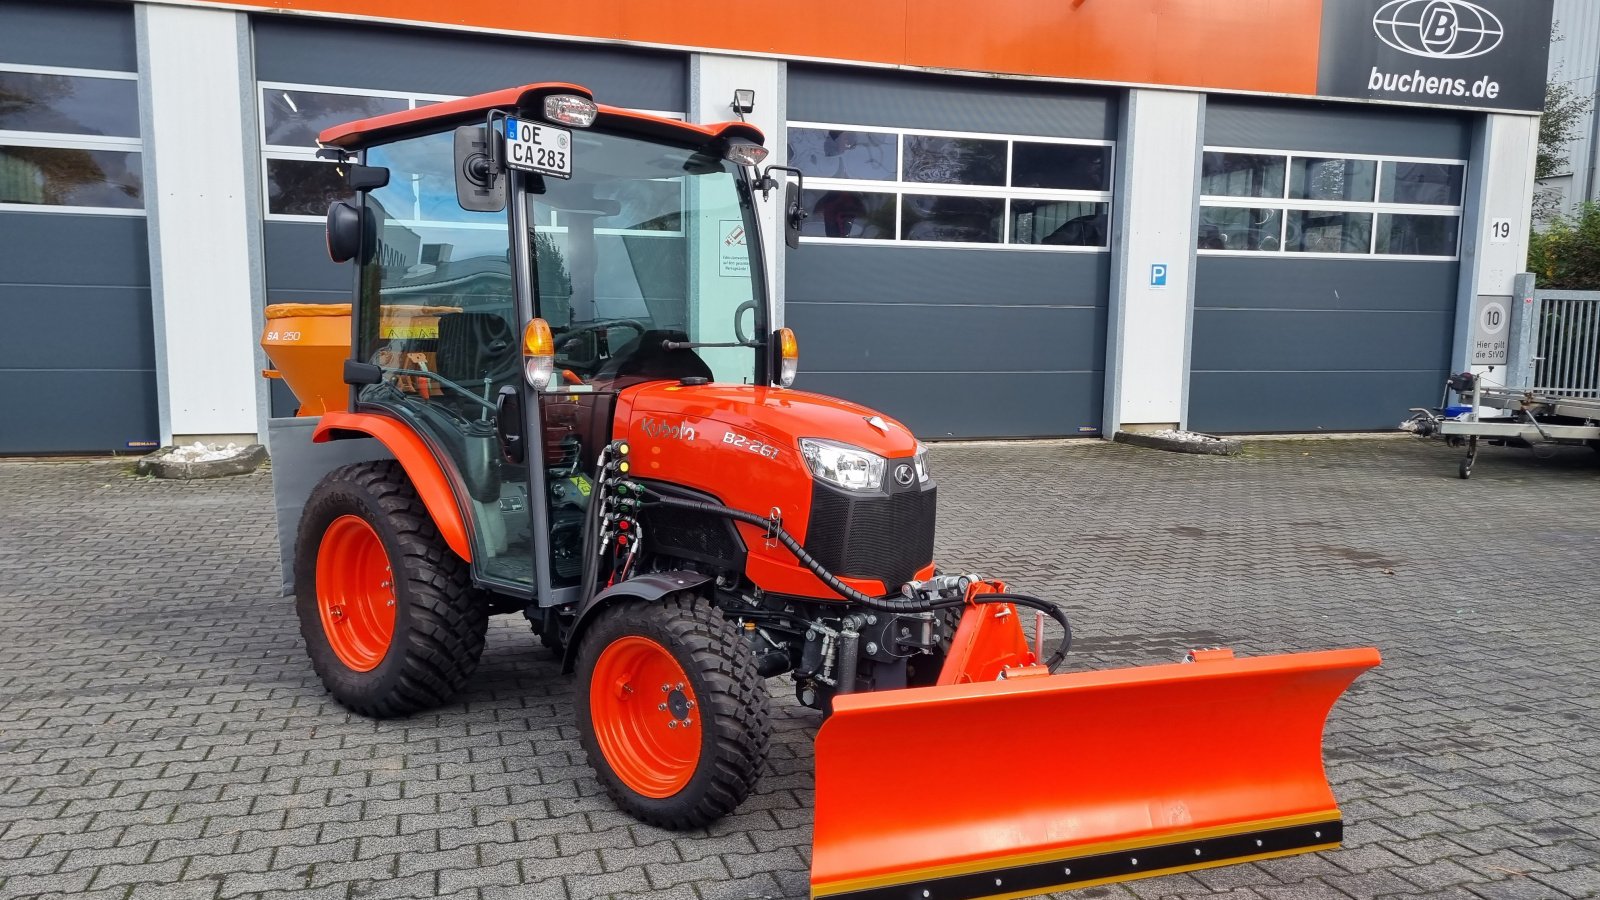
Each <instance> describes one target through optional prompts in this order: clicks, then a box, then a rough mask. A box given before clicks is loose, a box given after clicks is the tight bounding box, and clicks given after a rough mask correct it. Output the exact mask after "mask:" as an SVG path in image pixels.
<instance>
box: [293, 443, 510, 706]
mask: <svg viewBox="0 0 1600 900" xmlns="http://www.w3.org/2000/svg"><path fill="white" fill-rule="evenodd" d="M295 612H296V613H297V614H298V616H299V618H300V635H301V637H303V638H304V639H305V643H306V653H307V655H309V656H310V657H311V667H312V668H313V669H314V670H316V673H317V677H318V678H319V679H321V680H322V685H323V687H325V688H327V690H328V693H330V694H332V695H333V698H334V699H335V700H337V701H339V704H340V705H342V706H344V707H345V708H347V709H349V710H351V711H352V712H356V713H360V714H361V715H364V716H371V717H373V718H380V719H386V718H392V717H396V716H405V715H410V714H411V713H414V712H418V711H420V710H423V709H428V708H430V707H434V706H438V705H440V704H442V703H445V702H447V701H449V700H450V698H451V697H453V696H454V695H455V693H456V692H457V691H459V690H460V689H461V687H462V686H463V685H465V684H466V683H467V679H468V678H469V677H470V676H471V675H472V672H473V670H475V669H476V668H477V666H478V657H479V656H480V655H481V654H482V652H483V641H484V633H485V631H486V629H487V627H488V610H487V608H486V606H485V604H484V603H483V602H482V598H481V597H480V596H479V594H478V592H477V591H476V590H475V589H474V588H473V587H472V580H471V576H470V573H469V571H468V567H467V563H466V562H464V561H463V560H462V559H461V558H460V557H458V556H456V555H455V553H454V552H453V551H451V550H450V548H449V547H448V546H447V545H446V544H445V542H444V539H443V538H442V537H440V535H439V531H438V529H437V528H435V527H434V524H433V520H432V519H430V518H429V516H428V511H427V509H426V507H424V506H423V504H422V501H421V499H419V498H418V497H417V492H416V490H415V489H414V488H413V487H412V486H411V481H410V479H408V478H407V477H406V475H405V472H404V470H402V469H401V468H400V465H399V463H396V462H394V461H392V460H384V461H380V462H365V463H357V464H355V465H350V466H344V467H342V468H339V469H335V470H334V471H332V472H330V473H328V474H327V475H326V476H325V477H324V478H323V479H322V481H321V482H320V483H318V484H317V486H316V488H315V489H314V490H313V491H312V492H311V497H310V499H308V500H307V501H306V506H305V512H304V513H303V514H302V516H301V518H300V531H299V534H298V536H297V538H296V540H295Z"/></svg>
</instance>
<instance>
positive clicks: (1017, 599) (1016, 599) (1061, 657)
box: [972, 593, 1072, 672]
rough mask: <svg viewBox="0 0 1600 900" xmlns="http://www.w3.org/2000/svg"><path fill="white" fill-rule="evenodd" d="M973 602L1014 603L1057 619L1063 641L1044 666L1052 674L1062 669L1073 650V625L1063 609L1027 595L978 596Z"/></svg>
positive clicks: (999, 594)
mask: <svg viewBox="0 0 1600 900" xmlns="http://www.w3.org/2000/svg"><path fill="white" fill-rule="evenodd" d="M972 602H973V603H1012V604H1015V605H1017V606H1026V607H1028V608H1029V609H1037V610H1039V611H1040V612H1042V613H1044V614H1045V615H1047V616H1049V617H1050V618H1052V619H1055V620H1056V624H1057V625H1060V626H1061V640H1060V642H1058V643H1057V644H1056V652H1054V653H1052V654H1050V658H1049V659H1048V660H1046V661H1045V664H1044V665H1045V668H1047V669H1049V670H1050V671H1051V672H1054V671H1055V670H1056V669H1057V668H1058V667H1060V665H1061V663H1062V662H1063V661H1065V660H1066V658H1067V651H1068V650H1071V649H1072V623H1071V622H1069V621H1067V614H1066V613H1064V612H1062V611H1061V607H1059V606H1057V605H1055V604H1054V603H1051V602H1050V601H1048V600H1040V599H1039V598H1038V597H1030V596H1028V595H1027V594H1006V593H996V594H978V595H976V596H974V597H973V598H972Z"/></svg>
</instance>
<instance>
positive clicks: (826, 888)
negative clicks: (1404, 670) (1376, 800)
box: [811, 648, 1379, 900]
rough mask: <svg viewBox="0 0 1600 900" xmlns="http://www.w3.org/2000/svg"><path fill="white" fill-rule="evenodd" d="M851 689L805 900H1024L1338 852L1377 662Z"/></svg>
mask: <svg viewBox="0 0 1600 900" xmlns="http://www.w3.org/2000/svg"><path fill="white" fill-rule="evenodd" d="M1193 655H1194V656H1195V657H1196V658H1197V659H1198V661H1197V662H1195V663H1193V664H1173V665H1158V666H1147V667H1140V668H1130V669H1113V670H1109V671H1101V672H1077V673H1071V674H1061V675H1035V676H1032V677H1017V678H1010V679H1007V680H1001V681H991V682H984V683H967V684H945V685H939V686H936V687H925V688H908V689H905V690H889V691H878V692H872V693H861V694H848V695H843V696H840V697H837V698H836V699H835V701H834V712H833V715H832V716H831V717H830V718H829V719H828V720H827V721H826V722H825V723H824V724H823V726H822V728H821V730H820V731H819V732H818V734H817V741H816V759H817V769H816V772H817V774H816V825H815V832H814V845H813V850H812V866H811V895H812V897H813V898H823V897H836V898H849V900H922V898H926V900H956V898H979V897H989V898H1009V897H1027V896H1032V895H1034V894H1041V893H1047V892H1050V891H1056V890H1067V889H1072V888H1083V887H1089V886H1091V885H1097V884H1105V883H1108V882H1114V881H1126V880H1130V879H1134V878H1144V877H1148V876H1153V875H1165V874H1171V873H1174V872H1183V871H1189V870H1193V869H1200V868H1209V867H1212V866H1222V865H1228V864H1231V863H1237V862H1246V861H1250V860H1259V859H1267V858H1270V857H1275V856H1287V855H1290V854H1294V853H1305V852H1308V851H1313V850H1326V849H1330V848H1333V847H1336V846H1338V844H1339V842H1340V838H1341V835H1342V832H1343V823H1342V821H1341V819H1340V816H1339V808H1338V805H1337V803H1336V802H1335V801H1334V797H1333V791H1332V790H1331V789H1330V788H1329V786H1328V782H1327V777H1326V775H1325V774H1324V773H1323V768H1322V728H1323V724H1324V722H1325V721H1326V719H1327V716H1328V712H1329V710H1330V709H1331V708H1332V707H1333V704H1334V701H1336V700H1337V699H1338V698H1339V696H1340V695H1341V694H1342V693H1344V690H1345V688H1347V687H1349V685H1350V683H1351V682H1352V681H1354V680H1355V678H1356V676H1358V675H1360V674H1361V673H1362V672H1363V671H1365V670H1367V669H1369V668H1371V667H1373V666H1375V665H1377V664H1378V662H1379V656H1378V651H1377V650H1375V649H1371V648H1361V649H1351V650H1330V651H1322V652H1315V653H1296V654H1286V655H1279V656H1261V657H1254V658H1239V659H1236V658H1233V656H1232V654H1231V653H1228V652H1227V651H1216V650H1212V651H1198V652H1196V653H1195V654H1193Z"/></svg>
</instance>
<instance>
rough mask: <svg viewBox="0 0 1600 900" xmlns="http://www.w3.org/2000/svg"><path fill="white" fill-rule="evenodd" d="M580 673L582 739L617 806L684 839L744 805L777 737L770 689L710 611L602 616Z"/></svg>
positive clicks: (658, 607)
mask: <svg viewBox="0 0 1600 900" xmlns="http://www.w3.org/2000/svg"><path fill="white" fill-rule="evenodd" d="M576 670H577V673H578V678H577V698H576V702H575V704H574V705H575V707H576V710H577V714H578V735H579V738H580V740H581V742H582V744H583V749H584V751H585V752H586V753H587V754H588V756H589V765H590V766H591V767H593V769H594V771H595V775H596V776H597V777H598V778H599V779H600V784H601V785H602V786H603V787H604V788H605V790H606V793H607V794H608V795H610V797H611V799H612V800H613V801H614V802H615V803H616V804H617V806H619V807H621V808H622V809H623V810H625V811H626V812H627V813H628V814H630V815H632V816H633V817H634V818H637V819H639V820H640V821H642V822H646V823H648V824H651V825H655V826H658V827H660V828H670V829H673V830H677V831H682V830H686V829H691V828H700V827H703V826H705V825H708V824H710V823H711V822H714V821H716V820H717V819H720V818H722V817H723V816H725V815H727V814H728V813H730V812H732V811H733V810H734V809H736V808H737V807H738V806H739V804H740V803H742V802H744V799H745V797H746V796H748V795H749V793H750V789H751V788H752V787H754V785H755V783H756V779H757V778H758V777H759V776H760V772H761V768H762V766H763V765H765V763H766V759H767V743H768V739H769V738H770V736H771V733H772V725H771V722H770V719H769V715H768V711H767V690H766V682H765V679H763V678H762V677H761V675H760V674H759V673H758V672H757V670H756V662H755V656H754V654H752V653H751V651H750V645H749V644H748V643H747V642H745V641H744V640H743V639H742V638H741V636H740V635H739V634H738V633H737V632H736V631H735V630H734V628H733V626H732V624H731V623H729V622H728V620H727V619H725V618H724V617H723V615H722V613H721V612H720V611H718V610H717V609H716V608H715V607H713V606H712V605H711V604H710V602H708V601H706V600H704V599H702V598H699V597H696V596H694V595H692V594H679V595H674V596H670V597H667V598H664V599H662V600H659V601H656V602H653V603H651V602H644V601H630V602H623V603H618V604H616V605H614V606H612V607H610V608H607V609H605V610H603V611H602V612H601V613H600V616H599V618H598V619H597V620H596V621H595V622H594V623H593V624H592V625H591V626H590V627H589V628H588V629H587V630H586V632H585V633H584V635H583V638H582V641H581V643H580V644H579V645H578V657H577V666H576ZM685 723H687V724H685Z"/></svg>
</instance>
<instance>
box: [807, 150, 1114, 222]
mask: <svg viewBox="0 0 1600 900" xmlns="http://www.w3.org/2000/svg"><path fill="white" fill-rule="evenodd" d="M788 147H789V163H790V165H793V166H795V167H796V168H798V169H800V170H801V171H802V172H804V173H805V175H806V182H805V184H806V191H805V194H804V195H803V197H802V202H803V204H804V205H805V207H806V210H807V212H808V213H809V214H810V215H809V217H808V218H807V220H806V222H805V225H804V226H803V229H802V236H803V239H804V240H807V241H817V242H830V241H842V242H873V243H883V244H893V245H899V244H920V243H927V242H939V243H943V244H955V245H959V246H967V247H994V248H998V247H1001V246H1006V247H1008V248H1011V249H1017V248H1021V247H1029V248H1034V249H1054V250H1067V249H1079V250H1101V249H1104V248H1105V247H1106V246H1107V243H1108V242H1107V235H1108V233H1109V228H1108V223H1109V218H1110V211H1111V202H1110V201H1111V151H1112V145H1111V144H1110V143H1108V142H1105V141H1078V140H1066V139H1053V138H1036V137H1021V136H1011V135H993V134H972V133H964V132H935V131H927V130H920V129H894V128H877V127H868V126H861V125H831V124H823V123H814V122H795V123H791V124H790V126H789V129H788Z"/></svg>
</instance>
